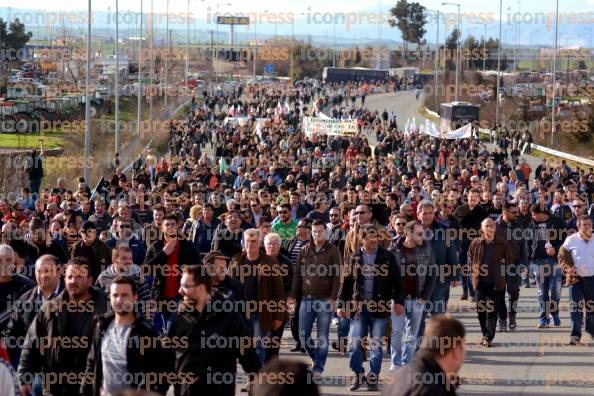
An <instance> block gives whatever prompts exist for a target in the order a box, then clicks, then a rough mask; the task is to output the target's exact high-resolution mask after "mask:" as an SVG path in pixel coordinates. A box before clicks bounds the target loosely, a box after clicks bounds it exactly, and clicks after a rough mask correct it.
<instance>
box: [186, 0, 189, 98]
mask: <svg viewBox="0 0 594 396" xmlns="http://www.w3.org/2000/svg"><path fill="white" fill-rule="evenodd" d="M186 18H187V21H186V22H187V23H186V90H187V89H188V86H189V85H188V84H189V83H188V78H189V73H190V0H188V12H187V13H186Z"/></svg>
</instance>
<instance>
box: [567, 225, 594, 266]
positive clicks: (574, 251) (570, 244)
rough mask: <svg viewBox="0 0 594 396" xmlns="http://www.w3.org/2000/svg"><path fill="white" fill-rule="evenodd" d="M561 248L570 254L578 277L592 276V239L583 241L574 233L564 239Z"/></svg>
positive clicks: (593, 264) (593, 253) (593, 254)
mask: <svg viewBox="0 0 594 396" xmlns="http://www.w3.org/2000/svg"><path fill="white" fill-rule="evenodd" d="M563 247H564V248H565V249H566V250H568V251H569V252H570V253H571V258H573V263H574V265H575V269H576V272H577V274H578V275H579V276H582V277H583V276H594V238H592V239H590V240H589V241H587V240H583V239H582V238H581V237H580V233H579V232H576V233H575V234H572V235H570V236H568V237H567V239H565V242H564V243H563Z"/></svg>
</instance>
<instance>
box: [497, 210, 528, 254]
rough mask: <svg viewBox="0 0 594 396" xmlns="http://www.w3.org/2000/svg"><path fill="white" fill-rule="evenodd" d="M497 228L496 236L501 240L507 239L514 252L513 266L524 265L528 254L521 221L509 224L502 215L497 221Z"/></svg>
mask: <svg viewBox="0 0 594 396" xmlns="http://www.w3.org/2000/svg"><path fill="white" fill-rule="evenodd" d="M495 227H496V228H495V233H496V235H497V236H498V237H500V238H501V239H505V240H506V241H507V243H508V244H509V247H510V248H511V250H512V256H513V259H514V261H513V264H520V263H522V262H523V261H524V259H525V256H526V253H527V249H526V246H527V245H526V239H525V238H524V233H523V230H524V227H522V224H521V223H520V222H519V221H514V222H512V223H507V222H505V221H504V220H503V215H501V216H499V217H498V218H497V220H496V221H495Z"/></svg>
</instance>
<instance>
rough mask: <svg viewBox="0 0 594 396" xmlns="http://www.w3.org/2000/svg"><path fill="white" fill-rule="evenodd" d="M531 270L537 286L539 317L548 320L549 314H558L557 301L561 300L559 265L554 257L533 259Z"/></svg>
mask: <svg viewBox="0 0 594 396" xmlns="http://www.w3.org/2000/svg"><path fill="white" fill-rule="evenodd" d="M532 272H533V273H534V277H535V278H536V286H537V287H538V302H539V304H540V316H539V319H542V320H546V321H548V320H549V315H553V316H557V315H559V301H560V300H561V286H562V285H561V275H562V271H561V267H560V266H559V264H557V260H556V259H555V258H550V259H540V260H534V261H533V262H532Z"/></svg>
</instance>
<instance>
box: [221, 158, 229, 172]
mask: <svg viewBox="0 0 594 396" xmlns="http://www.w3.org/2000/svg"><path fill="white" fill-rule="evenodd" d="M226 170H227V161H225V158H223V157H221V158H219V172H220V173H223V172H225V171H226Z"/></svg>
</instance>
